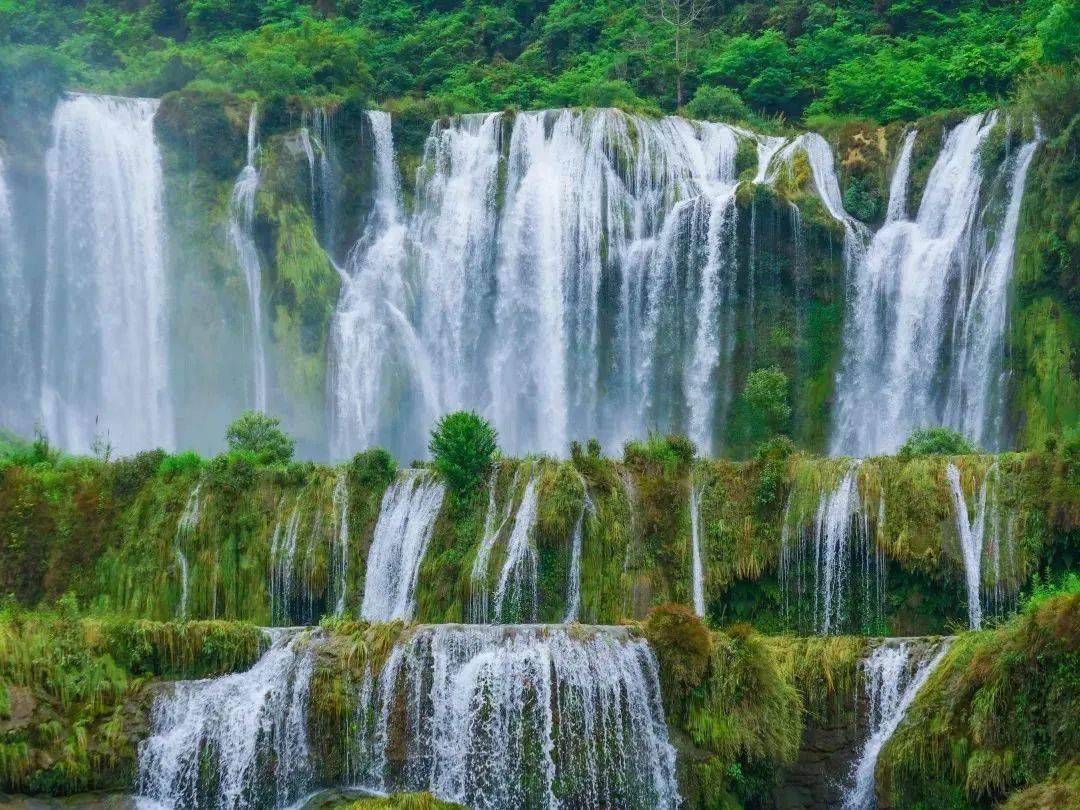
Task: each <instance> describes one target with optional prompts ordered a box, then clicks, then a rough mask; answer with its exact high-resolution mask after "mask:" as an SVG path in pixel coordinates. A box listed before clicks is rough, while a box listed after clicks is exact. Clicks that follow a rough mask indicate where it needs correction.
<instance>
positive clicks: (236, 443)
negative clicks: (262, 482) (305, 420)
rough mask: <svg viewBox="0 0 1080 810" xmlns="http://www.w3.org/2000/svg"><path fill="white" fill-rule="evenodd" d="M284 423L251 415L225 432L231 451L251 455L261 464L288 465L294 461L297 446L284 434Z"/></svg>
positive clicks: (246, 415) (252, 412)
mask: <svg viewBox="0 0 1080 810" xmlns="http://www.w3.org/2000/svg"><path fill="white" fill-rule="evenodd" d="M280 425H281V420H280V419H275V418H273V417H272V416H267V415H266V414H264V413H260V412H259V411H248V412H247V413H245V414H244V415H243V416H241V417H240V418H239V419H237V420H236V421H235V422H233V423H232V424H231V425H229V429H228V430H227V431H226V432H225V440H226V441H227V442H228V443H229V450H230V451H233V452H235V451H241V452H244V453H250V454H252V455H253V456H255V458H256V459H257V461H258V462H259V463H262V464H285V463H288V461H289V460H290V459H292V455H293V449H294V448H295V444H296V443H295V442H294V441H293V440H292V439H291V438H289V437H288V436H286V435H285V433H284V432H283V431H282V430H281V427H280Z"/></svg>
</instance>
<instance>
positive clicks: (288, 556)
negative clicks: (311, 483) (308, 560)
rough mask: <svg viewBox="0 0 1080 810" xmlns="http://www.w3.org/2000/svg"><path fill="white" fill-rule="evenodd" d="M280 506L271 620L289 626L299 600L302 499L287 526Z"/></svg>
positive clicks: (272, 561)
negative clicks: (297, 594)
mask: <svg viewBox="0 0 1080 810" xmlns="http://www.w3.org/2000/svg"><path fill="white" fill-rule="evenodd" d="M284 498H285V496H282V502H281V503H279V504H278V520H277V523H276V525H275V526H274V532H273V534H272V535H271V536H270V620H271V621H272V622H273V623H274V624H278V625H283V624H289V622H290V619H291V618H292V615H293V605H294V602H295V599H296V546H297V541H298V540H299V539H300V503H299V498H298V499H297V502H296V503H294V504H293V508H292V510H291V511H290V512H289V518H288V520H286V521H285V522H284V523H283V522H282V520H281V508H282V506H283V505H284Z"/></svg>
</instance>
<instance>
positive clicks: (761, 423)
mask: <svg viewBox="0 0 1080 810" xmlns="http://www.w3.org/2000/svg"><path fill="white" fill-rule="evenodd" d="M743 400H744V401H745V402H746V404H747V405H748V406H749V408H750V413H751V414H752V416H753V419H754V421H755V422H756V423H757V425H756V427H757V432H758V433H761V432H764V433H765V434H773V433H779V432H780V431H781V430H783V428H784V427H785V426H786V425H787V421H788V419H789V418H790V417H791V406H790V405H788V377H787V374H785V373H784V372H783V370H782V369H781V368H780V366H769V367H768V368H759V369H757V370H756V371H752V372H750V374H749V375H747V377H746V386H745V387H744V388H743Z"/></svg>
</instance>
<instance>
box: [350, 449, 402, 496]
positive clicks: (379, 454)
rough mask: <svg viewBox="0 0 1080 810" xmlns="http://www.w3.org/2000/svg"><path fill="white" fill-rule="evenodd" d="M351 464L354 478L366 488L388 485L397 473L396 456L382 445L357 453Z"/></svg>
mask: <svg viewBox="0 0 1080 810" xmlns="http://www.w3.org/2000/svg"><path fill="white" fill-rule="evenodd" d="M349 466H350V467H351V468H352V478H353V480H354V481H355V482H356V483H357V484H358V485H359V486H360V487H362V488H363V489H365V490H369V489H377V488H381V487H385V486H388V485H389V484H390V482H391V481H393V480H394V475H395V474H396V473H397V462H396V461H395V460H394V457H393V456H392V455H390V454H389V453H388V452H387V451H385V450H383V449H382V448H381V447H372V448H371V449H370V450H365V451H364V452H362V453H357V454H356V455H355V456H353V460H352V461H351V462H350V464H349Z"/></svg>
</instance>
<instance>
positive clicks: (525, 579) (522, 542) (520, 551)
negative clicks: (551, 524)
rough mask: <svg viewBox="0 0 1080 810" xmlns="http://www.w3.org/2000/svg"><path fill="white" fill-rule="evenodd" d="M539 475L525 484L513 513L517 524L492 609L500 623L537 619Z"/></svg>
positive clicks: (509, 539) (508, 544) (508, 547)
mask: <svg viewBox="0 0 1080 810" xmlns="http://www.w3.org/2000/svg"><path fill="white" fill-rule="evenodd" d="M537 478H538V477H537V476H536V475H534V476H533V477H531V478H530V479H529V481H528V483H527V484H525V492H524V494H523V495H522V496H521V503H520V504H518V508H517V512H516V514H515V515H514V526H513V528H512V529H511V530H510V535H509V536H508V537H507V538H506V557H505V559H504V560H503V564H502V568H501V569H500V571H499V581H498V585H496V587H495V593H494V595H493V597H492V612H493V614H494V616H495V620H496V621H499V622H505V621H509V620H512V619H517V620H525V621H534V620H535V619H536V611H537V608H538V603H539V593H538V591H539V583H538V581H537V564H538V559H537V555H536V541H535V538H534V537H533V532H534V530H535V528H536V518H537V513H538V511H539V501H540V498H539V493H538V491H537V485H538V483H539V481H538V480H537Z"/></svg>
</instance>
